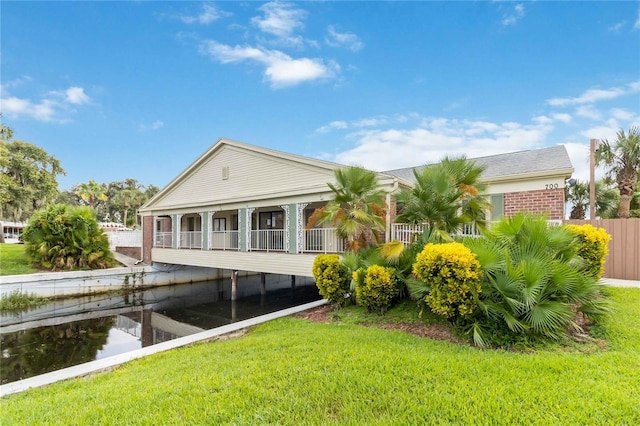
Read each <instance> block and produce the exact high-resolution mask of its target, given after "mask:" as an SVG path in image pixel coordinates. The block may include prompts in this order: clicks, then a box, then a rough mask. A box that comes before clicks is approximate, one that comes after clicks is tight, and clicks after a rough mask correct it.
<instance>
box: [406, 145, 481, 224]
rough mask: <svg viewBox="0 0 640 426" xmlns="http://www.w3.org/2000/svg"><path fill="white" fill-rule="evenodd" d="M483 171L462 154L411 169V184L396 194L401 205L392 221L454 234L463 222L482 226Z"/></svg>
mask: <svg viewBox="0 0 640 426" xmlns="http://www.w3.org/2000/svg"><path fill="white" fill-rule="evenodd" d="M483 171H484V168H483V167H482V166H478V165H476V164H475V162H473V161H470V160H467V159H466V158H464V157H460V158H453V159H451V158H448V157H445V158H444V159H443V160H442V162H441V163H439V164H434V165H428V166H425V167H423V168H422V169H420V170H414V172H413V174H414V177H415V181H416V182H415V185H414V186H413V187H412V188H411V189H404V190H402V191H401V192H400V193H399V194H398V195H397V202H398V205H400V206H402V207H401V210H400V212H399V214H398V216H397V217H396V221H397V222H399V223H413V224H426V225H427V226H428V227H429V228H430V229H432V230H435V231H436V232H440V233H442V234H452V233H455V232H457V231H459V230H460V229H461V228H462V226H463V225H465V224H473V225H476V226H477V227H478V228H481V229H482V228H484V227H485V225H486V215H485V212H486V211H487V210H488V209H489V208H490V204H489V203H488V202H487V201H486V199H485V198H484V197H483V196H482V192H483V191H484V190H485V189H486V185H485V184H483V183H481V182H480V177H481V175H482V172H483Z"/></svg>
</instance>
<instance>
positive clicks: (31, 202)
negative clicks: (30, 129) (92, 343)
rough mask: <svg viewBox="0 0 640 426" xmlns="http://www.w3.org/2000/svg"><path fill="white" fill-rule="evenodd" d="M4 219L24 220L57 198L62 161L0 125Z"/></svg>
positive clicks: (1, 212) (0, 216) (0, 191)
mask: <svg viewBox="0 0 640 426" xmlns="http://www.w3.org/2000/svg"><path fill="white" fill-rule="evenodd" d="M0 137H1V139H0V219H8V220H13V221H23V220H25V219H27V218H28V217H29V216H31V214H32V213H33V212H34V211H35V210H37V209H39V208H41V207H43V206H46V205H47V204H48V203H50V202H52V201H53V200H55V198H56V196H57V195H58V181H57V177H58V175H61V174H62V175H64V174H65V171H64V169H63V168H62V166H61V165H60V162H59V161H58V160H57V159H56V158H55V157H53V156H52V155H49V153H47V151H45V150H44V149H43V148H40V147H38V146H36V145H33V144H30V143H28V142H24V141H21V140H15V139H13V130H12V129H11V128H9V127H6V126H4V125H0Z"/></svg>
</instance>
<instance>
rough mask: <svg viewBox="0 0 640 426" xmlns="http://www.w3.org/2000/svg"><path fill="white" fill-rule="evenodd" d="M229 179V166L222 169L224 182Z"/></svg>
mask: <svg viewBox="0 0 640 426" xmlns="http://www.w3.org/2000/svg"><path fill="white" fill-rule="evenodd" d="M227 179H229V166H224V167H222V180H227Z"/></svg>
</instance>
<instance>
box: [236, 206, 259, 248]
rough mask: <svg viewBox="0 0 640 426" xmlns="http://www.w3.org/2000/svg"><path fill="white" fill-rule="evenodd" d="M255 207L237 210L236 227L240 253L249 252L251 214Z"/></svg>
mask: <svg viewBox="0 0 640 426" xmlns="http://www.w3.org/2000/svg"><path fill="white" fill-rule="evenodd" d="M254 210H255V207H247V208H245V209H240V210H238V221H239V222H240V226H238V232H239V234H240V235H239V245H240V251H251V214H252V213H253V211H254Z"/></svg>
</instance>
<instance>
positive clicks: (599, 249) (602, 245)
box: [565, 224, 611, 280]
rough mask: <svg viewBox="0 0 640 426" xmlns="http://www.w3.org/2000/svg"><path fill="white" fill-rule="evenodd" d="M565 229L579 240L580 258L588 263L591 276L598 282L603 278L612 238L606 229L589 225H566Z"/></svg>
mask: <svg viewBox="0 0 640 426" xmlns="http://www.w3.org/2000/svg"><path fill="white" fill-rule="evenodd" d="M565 227H566V228H567V230H568V231H569V232H571V233H572V234H573V235H575V236H576V238H577V239H578V256H580V257H581V258H583V259H584V260H585V262H587V272H588V273H589V275H591V276H592V277H594V278H595V279H597V280H599V279H600V278H602V274H603V273H604V261H605V258H606V257H607V254H609V247H608V244H609V241H610V240H611V236H610V235H609V234H607V231H605V230H604V229H602V228H596V227H595V226H592V225H589V224H585V225H565Z"/></svg>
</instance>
